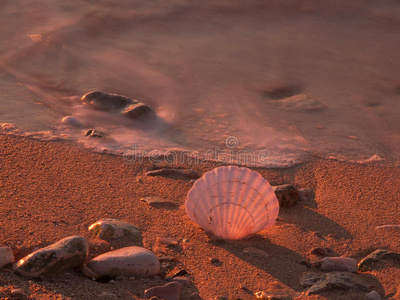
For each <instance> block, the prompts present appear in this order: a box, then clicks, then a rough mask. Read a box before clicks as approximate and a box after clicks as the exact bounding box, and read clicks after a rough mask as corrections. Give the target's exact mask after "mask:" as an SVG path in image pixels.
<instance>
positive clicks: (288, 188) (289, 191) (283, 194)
mask: <svg viewBox="0 0 400 300" xmlns="http://www.w3.org/2000/svg"><path fill="white" fill-rule="evenodd" d="M272 189H273V190H274V192H275V195H276V197H277V198H278V201H279V206H280V207H292V206H294V205H296V203H297V202H298V201H299V200H300V198H301V197H300V193H299V190H298V189H297V187H295V186H294V185H292V184H283V185H278V186H273V187H272Z"/></svg>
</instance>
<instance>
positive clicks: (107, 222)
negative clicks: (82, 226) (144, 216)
mask: <svg viewBox="0 0 400 300" xmlns="http://www.w3.org/2000/svg"><path fill="white" fill-rule="evenodd" d="M89 231H90V232H92V233H93V234H94V235H96V236H97V237H98V238H100V239H102V240H111V239H116V238H121V237H132V238H133V239H135V240H136V241H137V242H138V243H140V242H141V240H142V233H141V231H140V229H139V228H137V227H136V226H133V225H131V224H129V223H127V222H125V221H121V220H118V219H102V220H100V221H97V222H96V223H93V224H92V225H90V226H89Z"/></svg>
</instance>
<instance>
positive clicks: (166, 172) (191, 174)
mask: <svg viewBox="0 0 400 300" xmlns="http://www.w3.org/2000/svg"><path fill="white" fill-rule="evenodd" d="M146 175H147V176H171V175H173V176H174V175H179V176H184V177H188V178H190V179H198V178H200V175H199V173H197V172H196V171H194V170H191V169H159V170H152V171H148V172H147V173H146Z"/></svg>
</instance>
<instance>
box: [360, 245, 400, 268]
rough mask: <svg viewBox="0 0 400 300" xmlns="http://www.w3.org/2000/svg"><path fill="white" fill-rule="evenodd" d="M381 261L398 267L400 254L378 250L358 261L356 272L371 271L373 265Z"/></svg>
mask: <svg viewBox="0 0 400 300" xmlns="http://www.w3.org/2000/svg"><path fill="white" fill-rule="evenodd" d="M381 260H384V261H392V262H394V263H396V264H397V265H399V264H400V253H398V252H394V251H390V250H385V249H378V250H376V251H374V252H372V253H371V254H369V255H367V256H366V257H364V258H363V259H362V260H360V262H359V263H358V270H359V271H361V272H365V271H369V270H372V269H373V268H374V267H375V264H376V263H377V262H379V261H381Z"/></svg>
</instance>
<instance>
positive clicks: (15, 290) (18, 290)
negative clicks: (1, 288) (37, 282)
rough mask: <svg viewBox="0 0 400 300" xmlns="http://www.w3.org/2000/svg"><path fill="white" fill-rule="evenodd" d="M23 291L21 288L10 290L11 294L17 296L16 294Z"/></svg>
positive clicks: (20, 293)
mask: <svg viewBox="0 0 400 300" xmlns="http://www.w3.org/2000/svg"><path fill="white" fill-rule="evenodd" d="M23 293H24V291H23V290H22V289H13V290H11V293H10V294H11V295H13V296H17V295H22V294H23Z"/></svg>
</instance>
